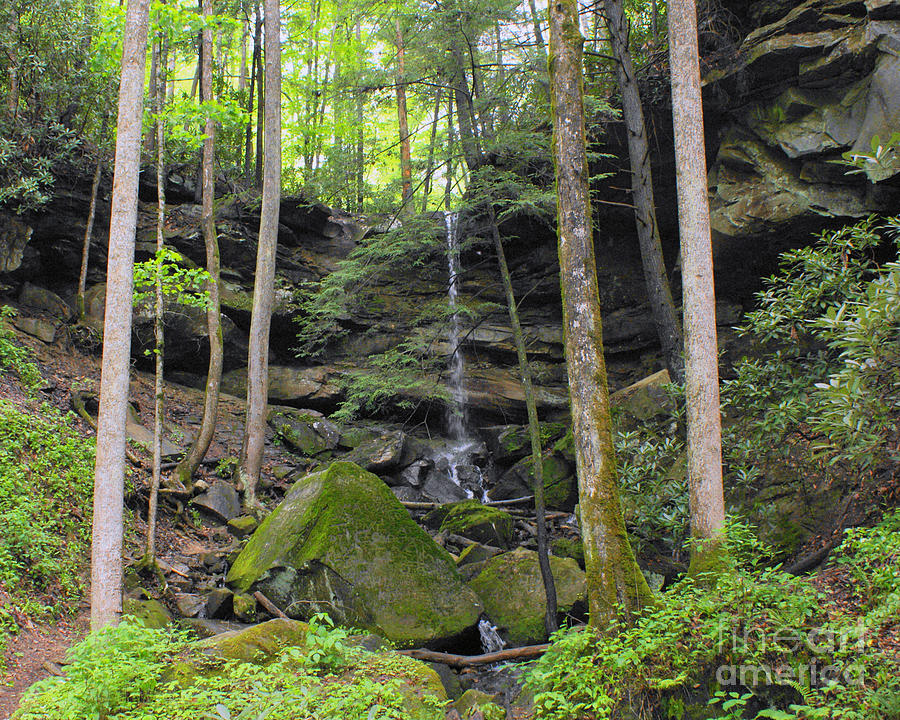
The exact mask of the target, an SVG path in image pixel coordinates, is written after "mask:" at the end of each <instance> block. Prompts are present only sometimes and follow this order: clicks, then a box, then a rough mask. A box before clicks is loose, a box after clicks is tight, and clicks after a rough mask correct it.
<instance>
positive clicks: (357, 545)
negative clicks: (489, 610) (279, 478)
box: [227, 462, 482, 646]
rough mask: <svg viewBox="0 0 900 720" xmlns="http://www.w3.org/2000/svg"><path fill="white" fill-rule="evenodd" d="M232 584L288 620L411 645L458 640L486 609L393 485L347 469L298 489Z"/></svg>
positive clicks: (256, 539) (256, 538) (259, 534)
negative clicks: (259, 595) (314, 621)
mask: <svg viewBox="0 0 900 720" xmlns="http://www.w3.org/2000/svg"><path fill="white" fill-rule="evenodd" d="M227 581H228V582H229V583H230V584H231V585H232V586H233V587H235V588H236V589H237V590H240V591H242V592H245V591H247V590H249V589H250V588H251V587H256V588H259V589H261V590H262V591H263V592H264V593H265V594H266V595H267V596H268V597H269V598H270V599H271V600H272V601H273V602H275V604H276V605H278V606H279V607H281V608H282V609H284V610H285V612H287V613H288V614H289V615H292V616H295V617H301V618H307V617H310V616H311V615H312V614H314V613H316V612H327V613H329V614H330V615H331V616H332V617H333V618H334V619H335V620H336V621H337V622H339V623H341V624H344V625H352V626H355V627H360V628H365V629H367V630H371V631H373V632H377V633H379V634H381V635H383V636H384V637H386V638H388V639H389V640H392V641H393V642H395V643H397V644H398V645H403V646H411V645H419V644H428V643H433V642H436V641H440V640H445V639H449V638H452V637H455V636H456V635H458V634H460V633H462V632H464V631H466V630H468V629H470V628H471V627H473V626H474V625H475V624H476V623H477V622H478V617H479V615H480V613H481V611H482V606H481V603H480V602H479V600H478V597H477V596H476V595H475V593H474V592H473V591H472V590H471V589H470V588H468V587H466V585H465V584H464V583H463V581H462V578H461V577H460V575H459V572H458V571H457V569H456V567H455V565H454V563H453V560H452V558H451V557H450V555H449V554H448V553H447V552H446V551H445V550H444V549H443V548H441V547H439V546H438V545H437V544H436V543H435V542H434V541H433V540H432V539H431V538H430V537H429V536H428V534H427V533H426V532H425V531H424V530H422V529H421V528H420V527H419V526H418V525H416V523H415V522H413V520H412V519H411V518H410V516H409V513H408V512H407V511H406V509H405V508H404V507H403V506H402V505H401V504H400V503H399V501H398V500H397V499H396V498H395V497H394V495H393V493H392V492H391V491H390V489H389V488H388V487H387V485H385V484H384V483H383V482H382V481H381V480H379V479H378V477H376V476H375V475H372V474H371V473H368V472H366V471H365V470H363V469H362V468H360V467H359V466H357V465H354V464H352V463H347V462H336V463H334V464H332V465H331V466H330V467H329V468H328V469H327V470H323V471H321V472H318V473H313V474H311V475H308V476H306V477H304V478H302V479H301V480H299V481H298V482H297V483H296V484H294V486H293V487H292V488H291V490H290V491H289V492H288V494H287V496H286V497H285V499H284V501H283V502H282V503H281V505H279V506H278V508H276V509H275V511H274V512H272V513H271V514H270V515H269V516H268V517H267V518H266V520H265V521H264V522H263V524H262V525H261V526H260V527H259V529H257V531H256V532H255V533H254V534H253V536H252V537H251V538H250V540H249V542H248V543H247V545H246V547H245V548H244V550H243V551H242V552H241V554H240V555H239V556H238V557H237V559H236V560H235V563H234V565H233V566H232V568H231V570H230V572H229V573H228V576H227Z"/></svg>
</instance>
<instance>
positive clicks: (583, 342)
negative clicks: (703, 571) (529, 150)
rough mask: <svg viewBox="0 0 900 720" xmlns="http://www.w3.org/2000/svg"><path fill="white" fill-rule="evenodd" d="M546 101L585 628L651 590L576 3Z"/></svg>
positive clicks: (558, 32)
mask: <svg viewBox="0 0 900 720" xmlns="http://www.w3.org/2000/svg"><path fill="white" fill-rule="evenodd" d="M549 16H550V63H549V70H550V94H551V101H552V109H553V112H552V115H553V157H554V162H555V164H556V184H557V213H558V215H557V232H558V234H559V265H560V283H561V285H562V296H563V328H564V331H565V352H566V366H567V370H568V376H569V402H570V406H571V413H572V425H573V427H572V429H573V432H574V435H575V460H576V464H577V469H578V492H579V500H580V507H581V526H582V537H583V539H584V550H585V566H586V571H587V591H588V605H589V609H590V618H591V624H592V625H594V626H596V627H601V628H603V627H605V626H606V625H607V623H608V622H609V621H610V620H612V619H613V618H614V617H615V616H616V614H617V611H618V610H619V609H624V610H626V611H632V612H633V611H636V610H638V609H640V608H641V607H642V606H643V605H646V604H647V603H648V601H649V600H650V589H649V588H648V586H647V582H646V581H645V580H644V576H643V574H642V573H641V570H640V568H639V567H638V566H637V563H636V562H635V559H634V554H633V552H632V550H631V545H630V544H629V542H628V535H627V533H626V531H625V521H624V519H623V516H622V506H621V502H620V500H619V489H618V486H617V483H616V460H615V451H614V447H613V439H612V427H611V421H610V413H609V388H608V386H607V379H606V364H605V361H604V357H603V329H602V322H601V318H600V301H599V289H598V285H597V267H596V261H595V258H594V242H593V231H592V227H591V205H590V188H589V178H590V175H589V171H588V164H587V151H586V147H585V121H584V108H583V97H584V89H583V85H582V52H583V49H582V43H583V38H582V37H581V32H580V30H579V25H578V7H577V4H576V2H575V0H555V1H554V2H551V3H550V7H549Z"/></svg>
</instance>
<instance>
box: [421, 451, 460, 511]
mask: <svg viewBox="0 0 900 720" xmlns="http://www.w3.org/2000/svg"><path fill="white" fill-rule="evenodd" d="M422 496H423V497H424V498H425V499H426V500H429V501H431V502H436V503H441V504H444V503H452V502H459V501H460V500H466V499H468V497H469V496H468V495H467V494H466V491H465V490H463V489H462V488H461V487H460V486H459V485H457V484H456V483H454V482H453V480H451V479H450V472H449V470H448V467H447V461H446V460H444V461H443V462H438V463H437V464H436V465H435V466H434V467H433V468H431V470H429V471H428V477H427V479H426V480H425V484H424V485H422Z"/></svg>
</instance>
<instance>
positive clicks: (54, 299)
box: [19, 282, 75, 320]
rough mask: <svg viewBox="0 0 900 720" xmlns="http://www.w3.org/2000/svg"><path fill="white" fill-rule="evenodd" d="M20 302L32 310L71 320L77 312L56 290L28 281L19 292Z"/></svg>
mask: <svg viewBox="0 0 900 720" xmlns="http://www.w3.org/2000/svg"><path fill="white" fill-rule="evenodd" d="M19 303H20V304H21V305H24V306H26V307H29V308H31V309H32V310H38V311H40V312H45V313H47V314H48V315H52V316H53V317H55V318H59V319H60V320H70V319H71V318H72V316H73V315H74V314H75V313H74V312H73V311H72V308H70V307H69V305H68V304H67V303H66V301H65V300H63V299H62V298H61V297H60V296H59V295H57V294H56V293H55V292H52V291H50V290H47V289H46V288H42V287H38V286H37V285H32V284H31V283H30V282H26V283H25V284H24V285H23V286H22V290H21V292H20V293H19Z"/></svg>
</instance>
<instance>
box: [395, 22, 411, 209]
mask: <svg viewBox="0 0 900 720" xmlns="http://www.w3.org/2000/svg"><path fill="white" fill-rule="evenodd" d="M396 30H397V35H396V38H397V40H396V42H397V80H396V82H397V125H398V127H399V129H400V184H401V187H402V192H401V198H402V202H403V207H404V209H405V210H406V211H407V212H408V211H411V210H412V204H411V203H412V158H411V156H410V150H409V120H408V118H407V115H406V84H405V83H406V61H405V54H406V51H405V48H404V46H403V29H402V27H401V26H400V18H397V21H396Z"/></svg>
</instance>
